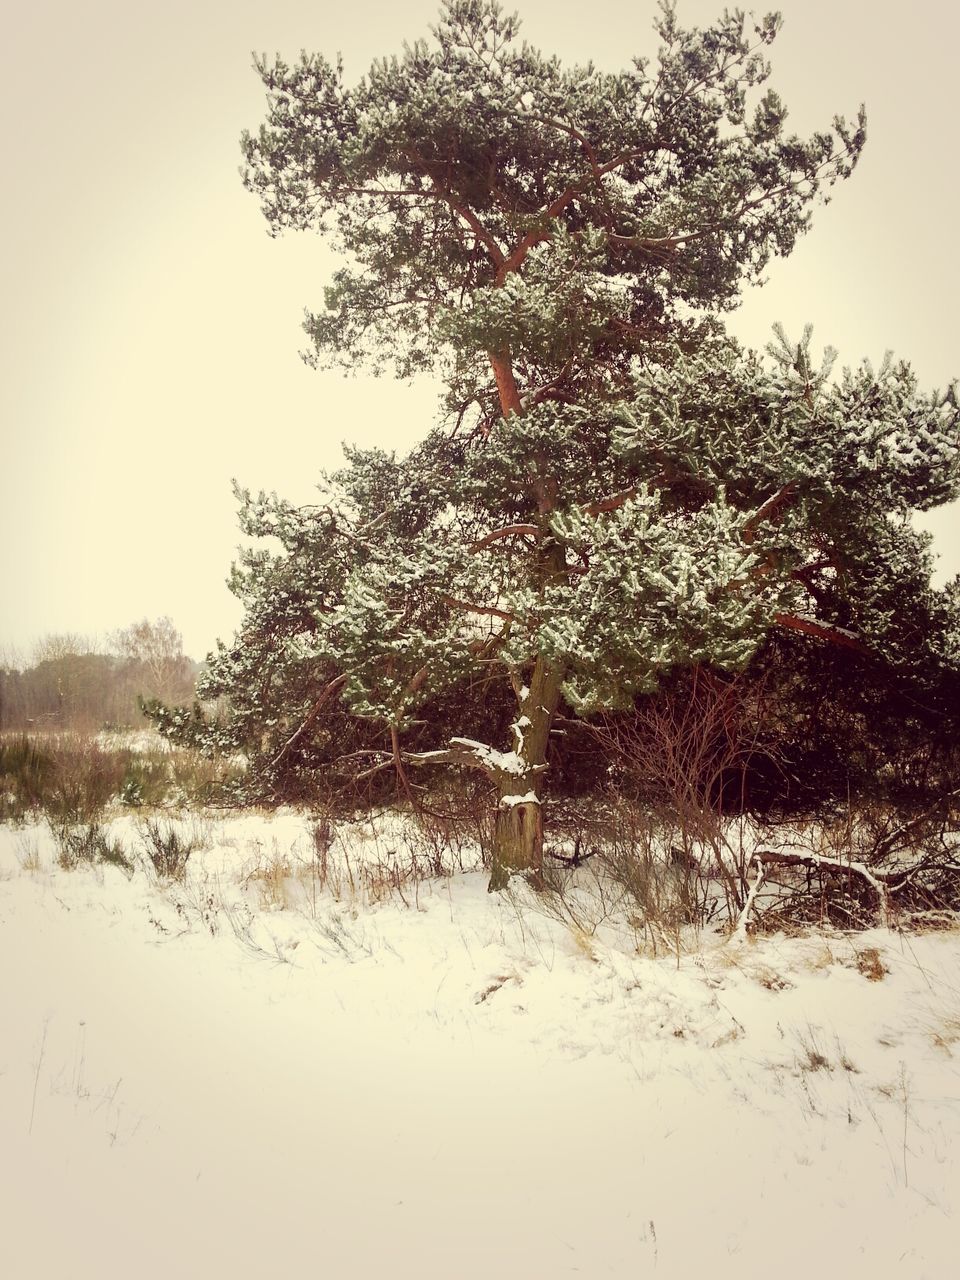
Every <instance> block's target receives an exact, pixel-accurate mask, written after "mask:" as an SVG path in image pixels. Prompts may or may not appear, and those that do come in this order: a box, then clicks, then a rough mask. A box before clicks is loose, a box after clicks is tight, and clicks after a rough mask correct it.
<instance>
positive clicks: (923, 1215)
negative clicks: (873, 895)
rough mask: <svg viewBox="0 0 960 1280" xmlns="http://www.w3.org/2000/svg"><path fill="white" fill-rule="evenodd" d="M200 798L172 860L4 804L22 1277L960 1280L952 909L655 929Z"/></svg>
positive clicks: (1, 848) (15, 1248) (0, 909)
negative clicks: (182, 854) (57, 845)
mask: <svg viewBox="0 0 960 1280" xmlns="http://www.w3.org/2000/svg"><path fill="white" fill-rule="evenodd" d="M193 821H194V825H195V827H196V834H197V835H198V837H200V838H201V839H202V840H203V843H204V848H203V849H202V850H198V851H197V852H196V853H195V854H194V855H193V857H192V859H191V862H190V868H189V875H188V876H187V879H186V881H185V882H184V883H183V884H173V885H165V884H161V883H158V882H157V880H156V878H155V877H153V876H152V874H148V872H147V870H145V869H143V868H141V869H140V870H138V871H137V872H136V874H135V875H134V876H133V877H132V878H128V877H127V876H126V875H125V874H124V873H123V872H122V871H121V870H119V869H116V868H114V867H110V866H106V867H93V868H90V867H88V868H81V869H80V870H77V871H72V872H69V871H64V870H61V869H59V868H58V867H57V866H56V863H55V859H54V848H53V844H52V840H51V837H50V835H49V833H48V832H47V831H46V829H45V828H42V827H33V828H31V827H27V828H21V829H13V828H0V1275H2V1276H3V1277H5V1280H21V1278H23V1280H26V1278H29V1280H34V1278H41V1277H42V1278H44V1280H46V1277H57V1278H58V1280H60V1278H61V1277H69V1278H70V1280H82V1278H83V1277H88V1276H90V1277H93V1276H96V1277H99V1278H100V1280H111V1278H112V1277H124V1278H126V1277H137V1278H138V1280H141V1278H142V1280H153V1278H154V1277H160V1276H163V1277H168V1276H170V1277H178V1278H181V1277H194V1276H196V1277H201V1276H202V1277H205V1278H217V1277H245V1276H269V1277H274V1276H323V1277H327V1276H329V1277H336V1278H340V1277H384V1278H388V1277H389V1278H391V1280H392V1278H397V1280H400V1278H405V1277H418V1278H419V1280H431V1278H433V1277H437V1278H440V1277H442V1278H443V1280H447V1278H448V1277H450V1278H453V1280H459V1278H460V1277H463V1278H464V1280H468V1278H472V1277H483V1280H490V1277H497V1280H514V1278H515V1277H516V1278H519V1277H523V1278H524V1280H540V1278H541V1277H542V1278H544V1280H549V1278H552V1277H559V1276H566V1275H580V1276H586V1277H606V1276H617V1277H630V1278H631V1280H638V1278H642V1277H647V1276H650V1277H656V1278H657V1280H660V1278H670V1280H672V1278H674V1277H676V1278H678V1280H679V1278H683V1280H686V1278H687V1277H697V1276H701V1275H703V1276H712V1277H727V1276H730V1277H734V1276H736V1277H738V1278H742V1280H750V1278H751V1277H760V1276H772V1277H778V1278H781V1280H792V1278H793V1277H801V1276H802V1277H809V1276H811V1275H814V1276H824V1277H826V1276H838V1277H843V1278H844V1280H856V1278H858V1277H871V1280H882V1278H883V1277H887V1276H891V1277H893V1276H896V1277H904V1278H907V1277H909V1280H947V1278H948V1277H952V1276H954V1275H956V1274H957V1266H958V1263H957V1252H958V1243H960V1221H958V1216H957V1215H958V1210H960V933H958V932H957V931H955V930H945V931H943V932H938V933H926V934H923V935H916V934H898V933H894V932H887V931H880V930H877V931H874V932H871V933H868V934H857V935H854V934H841V933H826V934H821V933H812V934H808V935H806V936H803V937H792V938H788V937H784V936H775V937H765V938H761V939H760V940H758V941H754V940H749V941H746V942H744V943H742V944H734V945H732V944H731V943H730V942H728V941H725V939H724V938H723V937H722V936H720V935H715V934H703V935H700V937H699V938H697V939H695V938H693V937H687V938H685V939H684V940H683V945H682V946H681V948H680V950H679V952H677V951H668V950H667V949H666V946H663V947H661V948H659V949H658V954H656V955H654V954H652V953H651V952H650V950H649V948H647V949H643V948H641V949H640V950H638V948H637V942H638V939H637V938H636V937H634V936H633V934H632V933H631V932H630V930H629V927H625V928H620V929H618V928H615V927H613V925H612V924H611V923H609V922H607V923H605V924H602V925H600V926H599V927H596V928H595V925H596V922H597V918H598V913H596V912H594V913H593V914H591V911H590V908H589V902H588V903H587V905H586V906H585V907H583V908H582V914H580V915H578V917H577V918H578V920H579V925H575V924H573V923H572V922H571V921H570V920H569V919H563V918H557V914H554V913H552V912H551V911H550V910H548V909H547V908H545V907H544V906H543V905H541V904H538V902H537V901H536V900H535V899H534V898H533V897H532V896H528V897H525V898H524V899H523V900H522V901H521V900H520V899H519V898H517V897H516V896H504V895H489V894H487V893H486V889H485V880H484V876H483V875H482V873H479V872H477V871H472V870H469V869H468V870H464V871H457V873H456V874H454V875H452V876H450V877H448V878H445V879H440V880H432V881H429V880H428V881H423V882H421V883H419V884H416V885H415V884H413V883H411V882H409V881H408V882H407V883H405V884H404V883H403V882H402V877H401V876H400V874H399V873H398V874H397V878H399V879H400V880H401V886H402V895H403V896H402V897H401V894H400V893H399V892H397V891H396V890H394V891H392V892H389V891H387V890H386V889H385V888H384V884H383V881H384V880H385V878H389V875H388V871H387V870H385V869H386V868H389V867H390V866H391V865H393V864H392V862H391V859H393V860H394V862H396V863H402V862H403V861H404V859H406V860H407V861H409V857H410V850H409V848H408V847H407V846H405V845H404V844H403V836H402V833H401V832H399V831H398V830H396V829H394V828H391V827H390V825H389V824H387V825H386V826H385V827H384V828H383V829H382V830H381V833H380V835H379V837H374V836H372V835H371V834H370V833H368V832H366V833H365V831H364V829H362V828H355V829H353V830H351V831H348V832H345V833H343V835H342V838H341V839H340V841H339V842H338V843H336V844H334V846H333V848H332V849H331V850H330V851H329V853H328V854H327V859H328V866H327V888H326V889H324V888H323V886H322V883H321V880H320V874H319V871H318V864H317V862H316V852H317V850H316V846H315V844H314V842H313V841H312V839H311V835H310V831H309V829H308V824H307V822H306V819H304V818H302V817H300V816H298V815H295V814H280V815H277V816H275V817H273V818H272V819H271V818H268V817H265V816H246V817H243V818H234V819H229V820H221V819H204V820H199V819H197V820H193ZM185 829H187V830H189V829H190V823H187V824H186V827H185ZM112 830H113V832H114V833H115V834H117V835H118V836H119V837H122V838H123V839H124V840H125V842H126V845H127V847H128V848H129V849H131V850H133V849H135V848H137V847H138V846H139V844H140V837H139V836H138V834H137V824H136V822H135V821H134V820H133V819H130V818H126V819H122V820H117V821H116V822H114V823H113V824H112ZM371 863H373V864H376V865H377V866H378V867H379V868H380V871H379V872H378V873H377V875H374V876H373V877H371V876H370V875H367V877H366V880H364V875H363V867H364V865H366V866H368V867H369V866H370V865H371ZM461 865H466V864H463V863H462V862H461ZM331 885H332V886H333V887H334V888H336V889H338V891H339V892H338V896H336V897H335V896H334V895H333V894H332V893H331V889H330V886H331ZM641 941H642V940H641Z"/></svg>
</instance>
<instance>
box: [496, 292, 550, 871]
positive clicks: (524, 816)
mask: <svg viewBox="0 0 960 1280" xmlns="http://www.w3.org/2000/svg"><path fill="white" fill-rule="evenodd" d="M501 283H502V282H501ZM487 355H488V357H489V360H490V366H491V368H492V369H493V374H494V377H495V379H496V383H497V392H498V395H499V398H500V411H501V413H502V414H503V416H504V417H505V418H506V417H508V416H509V415H510V414H511V413H522V412H523V405H522V402H521V399H520V391H519V389H518V387H517V382H516V378H515V376H514V372H513V361H512V359H511V356H510V353H509V352H494V351H490V352H488V353H487ZM530 479H531V485H532V490H533V493H534V494H535V496H536V501H537V510H538V512H539V514H540V516H541V517H542V518H544V519H546V518H547V517H548V516H549V514H550V512H551V510H552V509H553V505H554V502H553V496H552V494H550V493H548V488H549V486H546V485H545V484H544V483H543V479H542V477H540V476H538V475H536V473H535V472H531V476H530ZM538 561H539V563H538V564H537V567H536V571H535V574H536V578H537V579H538V580H539V583H540V584H541V585H545V584H547V583H549V582H550V581H557V580H562V579H563V578H564V577H565V556H564V552H563V548H562V547H560V546H558V545H557V543H555V542H550V543H547V544H545V545H543V546H541V547H540V549H539V551H538ZM565 675H566V669H565V668H564V667H563V666H562V665H561V664H559V663H555V662H551V661H549V660H548V659H546V658H544V657H543V655H542V654H541V655H539V656H538V657H537V659H536V661H535V662H534V665H533V672H532V674H531V677H530V686H529V688H526V687H525V688H524V689H523V690H522V691H521V693H520V696H519V698H518V702H519V711H518V715H517V720H516V722H515V723H514V725H513V734H514V742H513V743H512V744H511V746H512V747H513V753H514V755H515V756H516V757H517V758H516V760H515V761H512V762H511V763H512V766H513V767H511V768H507V769H495V770H494V775H495V777H496V779H497V783H498V785H499V790H500V797H499V803H498V805H497V812H496V816H495V818H494V825H493V867H492V870H491V874H490V884H489V886H488V888H489V890H490V892H491V893H493V892H496V891H497V890H499V889H505V888H506V887H507V885H508V884H509V882H510V877H511V876H512V875H515V874H522V875H525V876H526V877H527V879H528V880H529V881H530V882H531V883H532V884H534V885H535V886H536V887H538V888H539V887H540V886H541V885H542V883H543V814H542V811H541V807H540V791H541V788H542V785H543V775H544V773H545V771H546V768H547V746H548V744H549V741H550V730H551V728H552V726H553V717H554V716H555V715H556V712H557V707H558V705H559V703H560V688H561V686H562V684H563V681H564V677H565Z"/></svg>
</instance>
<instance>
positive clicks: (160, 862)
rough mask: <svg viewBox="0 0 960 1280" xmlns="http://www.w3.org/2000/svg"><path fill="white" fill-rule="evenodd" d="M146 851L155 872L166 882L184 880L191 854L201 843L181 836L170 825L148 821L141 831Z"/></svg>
mask: <svg viewBox="0 0 960 1280" xmlns="http://www.w3.org/2000/svg"><path fill="white" fill-rule="evenodd" d="M141 836H142V838H143V846H144V851H145V852H146V855H147V857H148V858H149V859H150V862H151V864H152V865H153V869H154V871H155V872H156V873H157V875H158V876H160V877H161V878H162V879H164V880H182V879H183V877H184V876H185V874H186V870H187V861H188V860H189V858H190V855H191V853H193V852H194V850H195V849H197V848H199V846H200V841H199V840H198V839H196V838H188V837H185V836H183V835H181V833H180V831H179V830H178V829H177V828H176V827H175V826H173V825H172V824H170V823H161V822H156V821H154V820H152V819H151V820H148V821H147V822H146V823H145V824H144V826H143V828H142V829H141Z"/></svg>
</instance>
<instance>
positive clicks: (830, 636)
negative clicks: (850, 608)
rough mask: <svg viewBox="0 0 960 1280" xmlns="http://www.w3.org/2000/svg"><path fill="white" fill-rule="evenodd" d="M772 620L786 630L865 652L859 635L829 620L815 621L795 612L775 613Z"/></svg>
mask: <svg viewBox="0 0 960 1280" xmlns="http://www.w3.org/2000/svg"><path fill="white" fill-rule="evenodd" d="M774 622H776V623H777V624H778V625H779V626H781V627H785V628H786V629H787V630H788V631H802V632H803V633H804V634H805V635H808V636H816V637H817V639H818V640H828V641H829V642H830V643H831V644H838V645H841V646H842V647H843V648H846V649H856V650H857V652H858V653H864V652H865V649H864V646H863V644H862V642H861V640H860V637H859V636H858V635H857V634H856V633H855V632H853V631H847V630H846V628H845V627H837V626H834V624H833V623H830V622H817V621H816V620H815V619H814V618H803V617H801V616H800V615H799V614H796V613H776V614H774Z"/></svg>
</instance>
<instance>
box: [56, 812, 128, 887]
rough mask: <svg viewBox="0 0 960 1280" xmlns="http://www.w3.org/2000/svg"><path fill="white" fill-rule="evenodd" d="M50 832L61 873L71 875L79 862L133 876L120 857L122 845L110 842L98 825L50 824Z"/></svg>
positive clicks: (126, 861) (123, 858) (124, 857)
mask: <svg viewBox="0 0 960 1280" xmlns="http://www.w3.org/2000/svg"><path fill="white" fill-rule="evenodd" d="M50 830H51V832H52V834H53V838H54V840H55V841H56V844H57V862H58V863H59V864H60V866H61V867H62V868H63V869H64V870H65V871H75V870H76V869H77V867H78V866H79V865H80V864H81V863H82V862H85V863H88V864H91V865H94V864H101V863H107V864H109V865H110V866H114V867H120V869H121V870H122V871H125V872H126V873H127V874H128V875H133V870H134V868H133V863H132V862H131V861H130V859H129V858H128V857H127V855H126V854H125V853H124V850H123V846H122V844H120V842H119V841H116V840H111V839H110V838H109V837H108V836H107V834H106V832H105V831H104V830H103V827H101V826H100V824H99V823H97V822H85V823H80V824H78V825H73V826H71V825H70V824H67V823H60V824H57V823H53V822H51V824H50Z"/></svg>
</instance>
